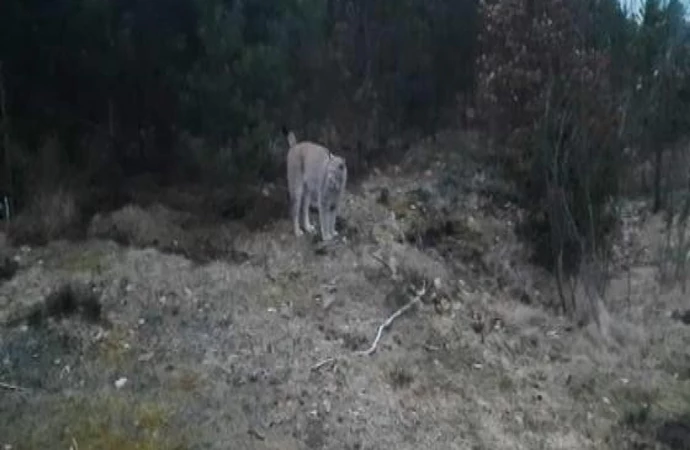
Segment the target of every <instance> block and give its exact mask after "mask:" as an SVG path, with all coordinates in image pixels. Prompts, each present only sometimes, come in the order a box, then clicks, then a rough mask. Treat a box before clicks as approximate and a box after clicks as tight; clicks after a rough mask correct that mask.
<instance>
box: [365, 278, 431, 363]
mask: <svg viewBox="0 0 690 450" xmlns="http://www.w3.org/2000/svg"><path fill="white" fill-rule="evenodd" d="M424 294H426V283H425V284H424V285H423V286H422V288H421V289H420V290H419V291H417V295H415V296H414V298H413V299H412V300H410V301H409V302H408V303H407V304H406V305H405V306H403V307H402V308H400V309H399V310H397V311H396V312H394V313H393V314H392V315H391V316H390V317H389V318H388V319H386V321H385V322H383V323H382V324H381V326H379V330H378V332H377V333H376V339H374V342H373V343H372V344H371V347H369V348H368V349H366V350H361V351H358V352H356V353H357V354H358V355H363V356H369V355H371V354H373V353H374V352H375V351H376V347H377V346H378V345H379V341H380V340H381V336H382V335H383V330H385V329H386V328H388V327H389V326H390V325H391V324H392V323H393V321H394V320H395V319H397V318H398V317H400V316H401V315H403V314H405V312H407V310H408V309H410V308H412V306H414V305H415V304H416V303H418V302H419V301H420V300H421V299H422V297H423V296H424Z"/></svg>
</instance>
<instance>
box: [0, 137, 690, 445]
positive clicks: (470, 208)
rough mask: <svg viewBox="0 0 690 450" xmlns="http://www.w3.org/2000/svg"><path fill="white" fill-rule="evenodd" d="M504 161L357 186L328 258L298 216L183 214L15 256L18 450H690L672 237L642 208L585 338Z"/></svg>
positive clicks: (144, 212) (143, 214) (3, 289)
mask: <svg viewBox="0 0 690 450" xmlns="http://www.w3.org/2000/svg"><path fill="white" fill-rule="evenodd" d="M431 145H433V146H434V148H433V150H434V151H433V152H430V151H429V146H431ZM482 153H485V152H483V149H482V148H481V146H479V144H478V143H477V141H476V140H475V139H473V138H472V137H471V136H466V135H463V136H457V135H448V136H441V137H440V138H439V140H438V141H437V142H436V143H434V144H429V143H426V144H420V146H419V148H416V149H412V151H411V152H410V155H409V157H408V158H407V160H406V161H404V163H403V164H401V166H400V167H399V168H391V169H390V170H386V171H382V172H377V173H374V174H372V175H371V176H370V177H369V178H368V179H365V180H363V181H362V182H361V183H360V184H358V185H357V186H354V185H353V186H351V187H350V188H349V192H348V196H347V199H346V205H345V207H344V211H343V220H342V221H340V222H339V224H338V226H339V229H340V230H341V234H342V235H343V239H341V240H340V241H338V242H336V243H332V244H330V245H322V244H319V243H318V242H316V241H315V240H312V239H309V238H307V237H305V238H302V239H295V238H294V237H293V236H292V235H291V227H290V224H289V223H288V220H287V218H286V217H285V218H282V219H278V220H273V221H271V222H269V223H267V224H266V226H264V227H251V228H252V229H251V230H250V229H248V228H247V227H246V226H244V225H242V224H240V223H235V222H232V223H231V222H217V223H205V224H202V223H195V222H194V223H193V221H192V222H190V220H189V217H188V215H186V213H184V212H183V211H178V210H175V209H174V208H171V207H170V205H169V204H168V205H162V204H154V205H148V206H145V207H142V206H136V205H130V206H127V207H125V209H122V210H119V211H115V212H113V213H111V214H110V215H107V216H102V217H98V218H97V219H94V221H93V223H92V227H91V231H90V236H91V237H90V238H89V239H87V240H84V241H80V242H67V241H54V242H50V243H49V244H48V245H46V246H44V247H35V248H29V247H20V248H14V247H12V246H11V245H9V244H7V243H5V244H4V246H3V248H4V252H5V255H6V256H8V257H9V258H10V259H12V260H14V261H17V262H18V271H17V273H16V274H15V275H14V276H13V277H12V278H11V279H9V280H6V281H4V282H3V284H2V285H0V323H2V324H4V325H3V326H2V328H0V382H1V383H2V385H0V445H4V448H5V449H69V448H71V449H79V450H84V449H104V450H109V449H124V450H127V449H147V450H148V449H281V450H289V449H394V448H399V449H415V450H417V449H436V448H438V449H447V448H454V449H455V448H457V449H492V450H493V449H529V450H533V449H577V450H581V449H657V448H658V449H688V448H690V351H689V350H688V349H689V348H690V347H689V345H690V328H689V327H688V326H687V325H686V324H685V323H683V321H682V320H678V317H681V316H680V315H679V313H676V314H673V312H674V311H681V310H683V308H685V309H688V308H690V303H689V302H688V301H687V296H684V295H683V294H682V293H681V292H680V291H679V290H678V289H675V288H673V287H664V286H662V285H661V284H660V283H659V282H658V270H657V266H658V264H657V258H658V257H659V252H658V251H657V250H656V249H657V247H658V241H659V240H660V238H661V237H662V227H661V220H660V218H658V217H654V216H648V215H645V214H644V213H643V211H644V210H645V205H644V204H640V203H639V202H633V201H629V202H625V204H624V205H623V207H624V213H625V214H624V220H623V223H622V230H623V231H622V232H621V236H620V238H619V242H618V243H617V247H616V249H617V255H618V259H617V261H616V264H614V266H615V267H614V268H613V271H612V273H611V281H610V282H609V286H608V289H607V294H606V297H605V305H606V307H607V312H608V314H606V318H607V320H606V322H605V323H604V324H603V325H602V326H600V327H597V326H596V324H595V322H591V323H590V324H589V325H587V326H584V327H578V326H576V325H575V323H574V322H573V321H571V320H569V319H567V318H565V317H562V316H559V315H558V314H557V313H556V312H555V308H554V307H555V306H556V305H557V304H558V303H559V300H558V298H557V297H556V295H555V291H554V289H553V280H552V278H551V277H550V275H549V274H548V273H546V272H544V271H543V270H541V269H539V268H537V267H534V266H532V265H530V264H529V262H528V261H529V260H530V254H529V251H528V247H527V246H526V244H525V243H522V242H520V240H519V239H518V237H516V235H515V232H514V228H515V224H516V223H517V222H518V221H519V219H520V218H521V214H523V212H522V211H521V210H520V209H519V208H518V207H517V206H516V205H515V204H513V203H512V202H511V200H510V195H509V194H510V191H511V190H510V187H509V186H508V185H506V184H505V183H503V182H502V181H501V180H500V177H498V176H497V175H496V174H493V173H491V172H490V171H488V170H486V169H485V166H484V165H483V163H482V158H481V157H480V156H481V155H482ZM429 154H433V155H435V156H434V157H433V158H429V157H428V155H429ZM420 155H427V156H424V157H422V156H420ZM266 197H267V198H268V199H269V200H267V202H270V203H269V205H276V203H275V199H273V198H271V195H270V194H266ZM126 208H129V209H126ZM264 208H266V206H265V205H264ZM268 210H270V213H271V214H275V210H274V208H273V207H269V208H268ZM285 216H287V212H286V213H285ZM255 218H256V216H255ZM104 224H106V225H104ZM107 224H110V225H107ZM109 230H110V231H109ZM109 233H111V234H110V235H109ZM109 236H110V237H109ZM125 238H126V239H125ZM125 241H127V242H128V243H129V245H123V244H122V242H125ZM117 242H120V243H117ZM219 243H221V244H219ZM203 245H206V247H203ZM180 247H182V248H184V249H185V251H175V249H177V248H180ZM199 248H201V250H200V249H199ZM203 249H206V250H207V251H206V252H205V253H204V251H203ZM202 253H204V254H206V255H207V256H209V257H207V258H202V257H199V255H200V254H202ZM66 286H67V287H66ZM422 286H425V287H426V288H427V294H426V295H425V296H424V297H423V298H422V299H421V300H422V301H421V302H419V304H418V305H417V306H416V307H414V308H412V309H411V310H409V311H407V312H406V313H405V314H404V315H402V316H401V317H399V318H398V319H397V320H396V321H395V322H394V323H393V324H392V326H391V327H390V328H389V329H387V330H386V331H385V332H384V333H383V336H382V338H381V341H380V343H379V345H378V347H377V350H376V351H375V352H374V353H373V354H371V355H361V354H359V353H358V351H361V350H365V349H367V348H368V347H369V346H370V345H371V343H372V342H373V340H374V337H375V335H376V331H377V328H378V327H379V325H380V324H381V323H383V321H384V320H385V319H386V318H387V317H388V316H390V315H391V314H392V313H393V312H394V311H396V310H397V309H398V308H400V307H401V306H403V305H405V304H406V303H407V302H408V301H410V299H411V298H412V297H413V295H414V292H415V290H416V289H420V288H421V287H422Z"/></svg>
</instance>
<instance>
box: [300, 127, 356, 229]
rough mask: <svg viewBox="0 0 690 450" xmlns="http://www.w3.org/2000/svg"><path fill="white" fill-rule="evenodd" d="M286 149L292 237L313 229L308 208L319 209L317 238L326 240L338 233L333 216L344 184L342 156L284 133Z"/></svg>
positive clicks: (345, 166)
mask: <svg viewBox="0 0 690 450" xmlns="http://www.w3.org/2000/svg"><path fill="white" fill-rule="evenodd" d="M287 140H288V145H289V147H290V149H289V150H288V154H287V181H288V192H289V194H290V213H291V218H292V223H293V227H294V232H295V236H297V237H299V236H302V235H303V234H304V233H303V231H302V228H304V230H305V231H306V232H307V233H313V232H314V231H315V228H314V226H313V225H312V224H311V222H310V220H309V207H310V206H312V205H313V206H316V208H317V210H318V212H319V226H320V231H321V239H322V240H324V241H329V240H331V239H333V238H334V237H336V236H337V235H338V233H337V231H336V230H335V219H336V216H337V215H338V212H339V209H340V203H341V200H342V197H343V194H344V192H345V185H346V183H347V165H346V163H345V159H344V158H342V157H341V156H337V155H334V154H333V153H331V152H330V150H328V149H327V148H326V147H324V146H322V145H319V144H315V143H313V142H309V141H302V142H297V139H296V137H295V134H294V133H293V132H292V131H290V132H288V133H287Z"/></svg>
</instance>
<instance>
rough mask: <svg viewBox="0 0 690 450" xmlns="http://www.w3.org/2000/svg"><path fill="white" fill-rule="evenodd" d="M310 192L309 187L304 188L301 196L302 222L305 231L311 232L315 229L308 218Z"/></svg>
mask: <svg viewBox="0 0 690 450" xmlns="http://www.w3.org/2000/svg"><path fill="white" fill-rule="evenodd" d="M311 199H312V194H311V192H310V191H309V187H307V188H305V189H304V197H303V198H302V208H303V209H302V223H303V224H304V230H305V231H306V232H307V233H310V234H311V233H313V232H314V231H315V228H314V225H312V224H311V221H310V220H309V207H310V206H311V203H312V201H311Z"/></svg>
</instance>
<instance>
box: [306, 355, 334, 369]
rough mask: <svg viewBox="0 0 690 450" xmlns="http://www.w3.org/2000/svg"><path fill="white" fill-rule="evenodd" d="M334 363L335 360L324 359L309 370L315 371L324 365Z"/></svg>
mask: <svg viewBox="0 0 690 450" xmlns="http://www.w3.org/2000/svg"><path fill="white" fill-rule="evenodd" d="M334 362H335V358H326V359H324V360H322V361H319V362H317V363H316V364H314V365H313V366H311V370H313V371H317V370H319V369H320V368H322V367H323V366H325V365H326V364H330V363H334Z"/></svg>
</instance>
